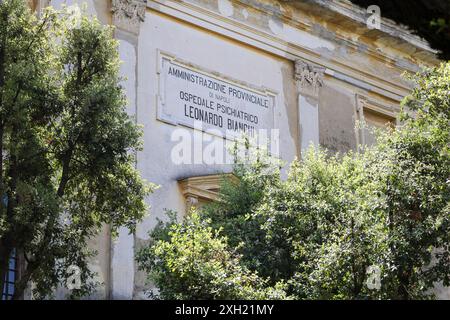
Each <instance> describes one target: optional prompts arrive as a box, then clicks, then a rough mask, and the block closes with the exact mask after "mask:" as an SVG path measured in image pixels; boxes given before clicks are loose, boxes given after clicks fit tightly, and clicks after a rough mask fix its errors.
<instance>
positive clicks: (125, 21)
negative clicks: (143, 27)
mask: <svg viewBox="0 0 450 320" xmlns="http://www.w3.org/2000/svg"><path fill="white" fill-rule="evenodd" d="M146 8H147V0H112V6H111V11H112V13H113V24H114V25H115V26H116V27H117V28H119V29H121V30H124V31H127V32H130V33H132V34H134V35H138V34H139V29H140V24H141V22H144V21H145V10H146Z"/></svg>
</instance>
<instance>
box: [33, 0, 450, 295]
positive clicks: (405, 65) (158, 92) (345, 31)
mask: <svg viewBox="0 0 450 320" xmlns="http://www.w3.org/2000/svg"><path fill="white" fill-rule="evenodd" d="M82 2H86V3H87V11H88V13H89V14H92V15H94V16H96V17H97V18H98V19H99V20H100V21H101V22H102V23H104V24H112V25H115V26H116V30H115V37H116V38H117V39H118V40H119V41H120V45H119V52H120V57H121V59H122V60H123V64H122V66H121V72H122V75H123V76H124V77H126V80H125V81H124V83H123V85H124V88H125V90H126V93H127V97H128V102H129V104H128V111H129V113H130V114H131V115H133V116H134V117H135V119H136V121H137V123H139V124H141V125H142V126H143V130H144V148H143V151H142V152H139V154H138V156H137V158H138V161H137V167H138V169H139V170H140V172H141V174H142V176H143V178H145V179H146V180H148V181H151V182H153V183H155V184H157V185H159V186H160V187H159V189H157V190H156V191H155V192H154V193H153V194H152V195H151V196H149V198H148V199H147V201H148V203H149V205H150V206H151V210H150V213H149V215H148V216H147V217H146V218H145V220H144V221H143V222H142V223H140V224H139V225H138V227H137V230H136V232H135V233H134V234H130V233H129V232H128V230H126V229H121V230H120V233H119V236H118V238H116V239H111V237H110V234H109V231H108V227H107V226H105V228H104V229H103V230H101V232H100V234H99V236H98V237H97V238H95V239H92V241H91V245H92V247H93V248H94V249H95V250H97V252H98V254H97V256H96V257H95V259H93V260H92V262H91V265H92V268H93V270H94V271H96V272H97V273H98V280H99V281H100V282H101V283H102V285H101V286H99V287H98V289H97V291H96V292H95V294H94V295H93V296H92V298H95V299H145V298H146V295H145V291H146V290H147V289H148V288H149V287H150V286H151V284H148V283H146V279H145V278H146V276H145V274H143V273H141V272H139V271H138V270H137V266H136V262H135V260H134V255H135V252H136V250H137V249H138V248H140V247H141V246H142V245H143V244H145V243H146V242H147V241H148V232H149V231H150V230H151V229H152V228H153V227H154V226H155V224H156V221H157V218H164V211H165V210H166V209H169V210H174V211H176V212H178V214H179V215H183V214H184V213H185V212H186V210H188V208H189V207H190V206H192V205H194V206H195V205H201V204H202V203H203V202H208V201H211V200H214V199H215V198H216V197H217V191H218V188H219V180H220V179H219V178H218V174H220V173H223V172H230V170H231V165H230V162H229V161H227V159H229V158H228V153H227V149H226V146H227V145H229V143H231V142H232V141H234V139H235V138H236V134H237V133H238V132H242V131H244V132H247V133H251V134H252V133H255V132H260V130H266V132H267V135H268V141H269V142H270V148H271V150H272V152H273V153H276V154H277V155H278V156H279V157H280V158H281V159H283V160H284V161H286V162H290V161H292V160H293V159H295V158H296V157H297V158H298V157H301V155H302V152H303V151H304V150H305V149H306V148H307V147H308V146H309V145H310V144H314V145H319V144H320V145H322V146H324V147H326V148H327V149H328V150H329V151H330V152H345V151H348V150H352V149H353V150H355V149H358V146H359V145H366V144H370V143H372V142H373V141H372V137H371V135H370V133H369V132H367V130H364V129H359V128H357V127H355V125H356V124H357V122H358V121H365V122H367V123H368V124H369V125H373V126H385V125H395V123H396V121H397V119H396V114H397V112H398V110H399V103H400V101H401V100H402V98H403V97H404V96H406V95H407V94H408V93H409V91H410V89H411V87H410V84H409V83H408V82H406V81H405V80H404V79H403V78H402V76H401V75H402V73H404V72H416V71H418V70H419V69H420V67H421V66H430V65H435V64H437V63H439V60H437V58H436V56H435V52H434V51H433V50H432V49H430V48H429V46H428V45H427V43H425V42H424V41H423V40H421V39H419V38H418V37H416V36H414V35H412V34H411V33H410V32H408V31H407V30H405V29H404V28H402V27H401V26H398V25H396V24H395V23H394V22H392V21H389V20H384V19H381V20H377V19H378V16H377V15H376V12H372V11H371V10H369V11H368V10H366V9H365V8H359V7H356V6H355V5H353V4H352V3H351V2H350V1H346V0H342V1H338V0H329V1H325V0H304V1H303V0H112V1H110V0H84V1H76V0H51V1H48V0H35V1H30V3H31V5H32V6H33V7H34V8H36V9H39V8H42V7H44V6H46V5H49V4H50V5H53V6H55V7H59V6H61V5H62V4H64V3H65V4H67V5H74V4H81V3H82ZM375 11H376V10H375ZM378 22H379V23H378ZM199 139H200V140H199ZM186 141H188V142H189V143H187V142H186ZM195 141H201V142H202V143H201V144H200V147H199V146H197V145H196V142H195ZM183 143H184V144H183ZM186 143H187V144H186ZM186 145H188V146H189V149H186V148H185V147H186ZM191 146H192V149H190V148H191ZM436 290H437V293H438V297H439V298H450V292H449V291H448V290H446V289H444V288H437V289H436ZM64 293H65V290H64V289H61V290H59V291H58V297H63V295H64Z"/></svg>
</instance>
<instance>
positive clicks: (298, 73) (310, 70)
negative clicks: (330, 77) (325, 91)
mask: <svg viewBox="0 0 450 320" xmlns="http://www.w3.org/2000/svg"><path fill="white" fill-rule="evenodd" d="M324 72H325V68H323V67H319V66H315V65H312V64H309V63H307V62H305V61H302V60H297V61H295V79H296V80H297V83H298V86H299V91H300V92H301V93H306V94H311V95H314V96H317V95H318V94H319V89H320V87H322V86H323V75H324Z"/></svg>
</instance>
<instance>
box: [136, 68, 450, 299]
mask: <svg viewBox="0 0 450 320" xmlns="http://www.w3.org/2000/svg"><path fill="white" fill-rule="evenodd" d="M411 80H414V81H415V82H416V88H415V89H414V91H413V92H412V94H411V96H409V97H408V98H406V99H405V101H404V106H405V110H406V111H407V112H406V111H405V112H402V115H401V117H402V125H400V126H399V127H398V128H396V129H395V130H390V131H385V132H378V141H377V144H376V145H374V146H372V147H369V148H366V149H365V152H364V153H355V152H349V153H347V154H338V155H334V156H329V155H328V154H327V152H326V151H325V150H314V149H310V150H309V152H308V153H307V154H306V155H305V157H304V159H303V160H302V161H294V162H293V163H292V164H291V166H290V168H289V170H288V174H287V177H286V178H285V179H281V178H280V168H279V166H278V165H276V164H275V165H272V164H271V162H270V161H268V160H269V159H266V158H264V157H262V156H261V157H257V161H254V162H253V163H251V164H250V165H247V164H244V163H242V162H240V163H239V164H237V165H236V166H235V175H236V177H237V178H238V179H228V180H226V181H225V182H224V185H223V188H222V189H221V199H220V200H219V201H218V202H216V203H214V204H212V205H210V206H207V207H206V208H204V209H202V210H201V212H200V213H199V214H198V215H197V214H196V215H195V216H194V218H192V219H193V220H194V221H195V223H198V224H199V227H198V229H197V230H196V229H195V228H192V227H190V224H192V220H190V219H191V218H188V219H187V220H186V221H188V222H181V223H174V222H172V224H171V227H170V228H169V230H170V233H167V229H165V228H164V227H162V226H161V228H160V230H159V231H158V232H157V233H155V234H153V241H151V243H150V244H149V245H148V246H147V247H145V248H144V249H143V252H145V254H142V255H141V256H140V259H139V262H140V263H141V265H142V266H143V268H144V269H145V270H147V271H149V272H150V275H151V276H150V280H152V281H154V283H155V284H156V285H157V286H158V287H160V288H161V290H163V291H162V292H163V295H162V296H163V297H170V298H179V297H183V298H211V297H213V298H214V297H215V296H214V295H209V294H206V293H207V292H209V290H214V288H217V286H220V285H222V286H225V285H226V282H225V281H223V282H220V281H219V284H218V282H217V281H218V279H217V278H214V281H210V280H206V281H205V278H204V275H205V274H207V275H211V274H214V272H216V271H218V270H223V267H221V268H217V269H216V268H215V267H214V259H212V258H211V256H212V254H211V252H209V251H208V249H207V248H208V246H209V244H208V245H205V247H204V249H203V250H202V249H200V248H203V247H202V244H201V241H203V240H205V239H208V240H205V241H208V242H209V241H211V240H210V239H211V235H214V237H215V239H216V240H217V239H220V240H219V242H220V244H221V246H222V247H221V248H227V250H233V252H234V253H235V254H237V255H238V256H239V259H237V260H236V259H231V257H232V256H233V255H231V254H230V255H228V256H227V255H223V254H222V255H221V257H223V258H224V259H226V260H228V263H230V264H231V263H232V264H236V265H239V267H236V268H235V269H234V270H235V272H239V270H245V272H242V276H243V277H246V276H248V274H249V272H251V273H254V274H257V275H258V276H259V277H261V278H263V279H265V285H264V286H265V288H266V289H269V288H272V289H273V288H275V287H276V286H278V288H280V287H279V286H280V284H283V287H282V289H283V290H284V292H285V295H286V296H288V297H293V298H297V299H425V298H432V297H433V295H432V290H431V289H432V288H433V286H434V284H435V283H439V282H441V283H442V284H444V285H446V286H449V285H450V265H449V264H450V255H449V254H450V246H449V244H450V213H449V212H450V211H449V209H450V205H449V203H450V202H449V200H450V152H449V151H450V150H449V141H450V124H449V110H450V108H449V107H450V64H443V65H442V66H440V67H438V68H434V69H428V70H425V71H424V72H423V73H422V74H418V75H416V76H415V77H412V79H411ZM408 114H411V115H412V116H410V115H408ZM189 221H191V222H189ZM200 225H201V226H202V227H200ZM174 226H175V227H174ZM164 230H166V231H164ZM187 230H189V232H190V233H189V232H188V231H187ZM187 233H189V236H188V235H187ZM162 235H164V236H162ZM167 235H168V236H167ZM197 236H198V238H197ZM180 237H185V238H183V239H189V238H190V237H192V238H193V239H197V240H196V241H194V242H195V246H196V247H197V246H198V247H197V248H198V251H196V255H195V257H194V256H192V255H191V252H190V251H189V250H186V248H185V247H183V246H181V245H180V244H179V243H177V242H178V241H179V240H178V239H180ZM186 241H187V240H186ZM183 245H184V246H185V245H186V244H185V243H184V244H183ZM211 245H212V244H211ZM213 256H214V255H213ZM149 257H151V259H150V258H149ZM189 259H192V260H189ZM149 261H151V262H152V263H149ZM155 261H156V262H155ZM182 261H185V262H186V263H187V261H191V263H193V264H194V261H196V262H197V265H196V268H198V269H196V271H195V272H194V271H192V269H188V268H184V269H182V270H183V273H182V274H181V273H177V272H174V270H178V267H176V265H177V263H182ZM221 263H222V265H226V264H227V262H225V261H223V260H222V262H221ZM204 266H208V268H206V267H205V268H203V267H204ZM211 266H212V267H211ZM171 268H173V269H171ZM240 268H242V269H240ZM370 270H372V271H374V273H371V272H370ZM155 274H156V276H155ZM228 274H234V272H230V273H228ZM234 276H235V275H234ZM186 278H188V279H190V281H191V283H192V284H195V285H197V286H198V287H201V288H202V290H201V291H200V292H201V293H205V295H202V294H198V293H195V294H193V292H192V291H191V290H186V288H185V287H183V285H182V283H185V280H184V279H186ZM219 280H220V279H219ZM212 282H214V286H212V285H211V283H212ZM226 297H227V298H245V295H244V296H242V295H241V296H239V295H227V296H226ZM280 297H281V296H280Z"/></svg>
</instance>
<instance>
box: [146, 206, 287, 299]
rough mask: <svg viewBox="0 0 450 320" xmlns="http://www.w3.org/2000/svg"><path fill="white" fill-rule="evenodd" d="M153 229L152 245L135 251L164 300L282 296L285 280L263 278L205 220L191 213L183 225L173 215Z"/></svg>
mask: <svg viewBox="0 0 450 320" xmlns="http://www.w3.org/2000/svg"><path fill="white" fill-rule="evenodd" d="M171 217H172V219H171V220H169V222H168V223H162V222H160V223H159V225H158V226H157V227H156V228H155V230H154V231H153V232H152V233H151V241H152V243H153V246H150V247H145V248H143V249H142V250H140V251H139V254H138V258H137V260H138V262H140V268H141V269H142V270H147V271H148V272H149V273H150V274H151V276H150V278H151V280H153V281H154V282H155V283H156V284H157V285H158V287H159V289H160V290H159V294H158V295H157V297H159V298H162V299H209V300H211V299H222V300H223V299H248V300H253V299H258V300H261V299H286V298H287V297H286V294H285V291H284V290H283V284H282V283H278V284H277V285H276V286H274V287H270V286H267V284H266V282H267V281H266V280H264V279H262V278H261V277H259V276H258V274H257V273H255V272H251V271H250V270H249V269H248V268H247V267H246V266H245V265H244V264H242V263H241V262H240V259H241V255H239V254H237V253H236V251H235V250H233V249H231V248H230V247H229V246H228V244H227V239H226V238H225V237H224V236H221V235H220V231H221V230H214V229H213V228H212V227H211V226H210V225H209V224H210V221H209V220H207V219H206V220H203V219H201V218H200V216H199V214H198V213H197V212H195V211H192V212H191V214H190V215H189V216H188V217H187V218H186V219H185V220H184V222H183V223H176V221H175V220H174V215H171Z"/></svg>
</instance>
